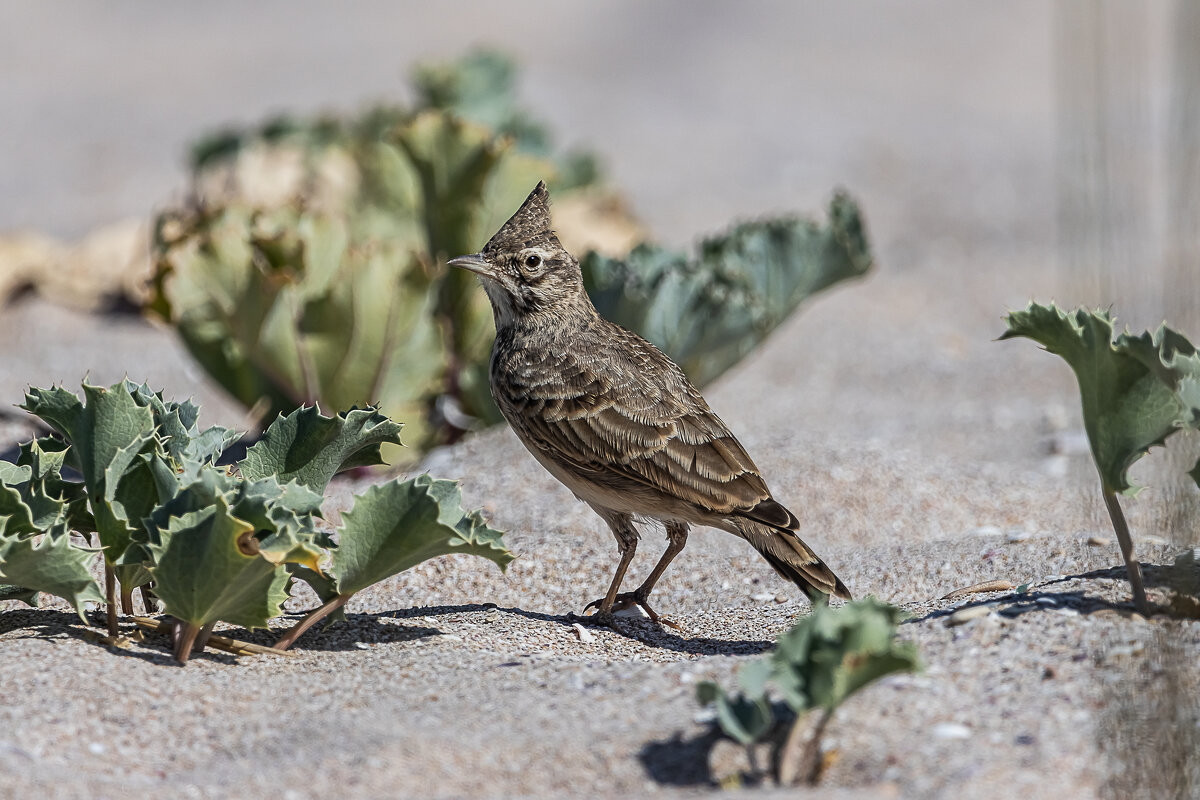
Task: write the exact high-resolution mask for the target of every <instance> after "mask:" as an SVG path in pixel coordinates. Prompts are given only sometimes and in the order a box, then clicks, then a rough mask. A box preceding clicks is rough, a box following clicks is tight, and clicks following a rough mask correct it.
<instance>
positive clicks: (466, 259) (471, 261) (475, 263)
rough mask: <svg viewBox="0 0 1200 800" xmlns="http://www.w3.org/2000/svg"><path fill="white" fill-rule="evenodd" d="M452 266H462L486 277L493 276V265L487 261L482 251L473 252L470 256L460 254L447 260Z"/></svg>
mask: <svg viewBox="0 0 1200 800" xmlns="http://www.w3.org/2000/svg"><path fill="white" fill-rule="evenodd" d="M446 263H447V264H449V265H450V266H452V267H461V268H463V269H467V270H470V271H471V272H474V273H475V274H477V275H482V276H483V277H485V278H491V277H492V265H491V264H489V263H488V262H487V259H485V258H484V257H483V255H482V254H481V253H472V254H471V255H469V256H459V257H458V258H452V259H450V260H449V261H447V262H446Z"/></svg>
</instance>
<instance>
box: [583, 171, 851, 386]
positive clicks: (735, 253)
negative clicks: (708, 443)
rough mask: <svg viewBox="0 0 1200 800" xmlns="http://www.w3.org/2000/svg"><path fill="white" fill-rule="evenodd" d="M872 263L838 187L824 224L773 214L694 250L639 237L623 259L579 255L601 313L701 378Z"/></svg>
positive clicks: (709, 376) (705, 380) (727, 364)
mask: <svg viewBox="0 0 1200 800" xmlns="http://www.w3.org/2000/svg"><path fill="white" fill-rule="evenodd" d="M870 266H871V254H870V247H869V244H868V242H867V236H866V231H865V226H864V223H863V220H862V216H861V214H860V212H859V210H858V206H857V205H856V204H855V203H854V201H853V200H852V199H850V198H849V197H848V196H847V195H845V194H841V193H839V194H837V195H836V196H835V197H834V199H833V201H832V202H831V204H830V207H829V223H828V224H827V225H826V226H824V227H822V226H819V225H817V224H816V223H814V222H811V221H809V220H803V219H795V218H782V219H771V220H765V221H762V222H750V223H744V224H741V225H738V226H736V227H734V228H733V229H732V230H730V231H729V232H727V233H725V234H723V235H721V236H718V237H713V238H710V239H707V240H705V241H704V242H702V243H701V245H700V248H699V252H698V254H697V255H696V257H694V258H692V259H688V258H687V257H685V256H684V255H682V254H679V253H674V252H671V251H669V250H665V249H663V248H660V247H656V246H653V245H646V244H643V245H639V246H638V247H636V248H634V250H633V251H632V252H631V253H630V254H629V255H628V256H627V257H626V258H625V259H611V258H606V257H604V256H600V255H598V254H596V253H588V254H587V255H586V256H585V257H584V258H583V260H582V267H583V275H584V283H585V285H586V286H587V289H588V293H589V295H591V297H592V300H593V302H594V303H595V304H596V308H597V309H598V310H599V311H600V313H601V314H603V315H604V316H606V317H608V318H609V319H611V320H613V321H614V322H616V323H618V324H620V325H623V326H625V327H627V328H629V329H631V330H634V331H637V332H638V333H640V334H641V335H642V336H645V337H646V338H647V339H649V340H650V341H651V342H653V343H654V344H655V345H656V346H657V347H659V348H660V349H661V350H662V351H663V352H665V353H666V354H667V355H669V356H671V358H672V359H674V360H675V361H676V363H678V364H679V365H680V366H681V367H682V368H683V370H684V372H686V373H687V374H688V375H689V377H691V378H692V380H693V381H695V382H696V383H697V384H700V385H704V384H706V383H708V382H710V381H712V380H713V379H715V378H716V377H717V376H718V375H720V374H721V373H722V372H724V371H725V370H726V369H728V368H729V367H731V366H733V365H734V364H735V363H737V362H738V361H739V360H741V359H742V358H743V357H745V355H746V354H747V353H749V352H750V351H751V350H752V349H753V348H754V347H755V346H756V345H757V344H758V343H759V342H761V341H762V340H763V339H764V338H766V336H767V335H768V334H769V333H770V332H771V331H772V330H773V329H774V328H775V327H776V326H778V325H779V324H780V323H781V322H783V320H785V319H787V317H788V316H789V315H790V314H791V313H792V311H794V310H795V308H796V307H797V306H798V305H799V304H800V303H801V302H803V301H804V300H805V299H806V298H808V297H810V296H812V295H813V294H815V293H817V292H819V291H821V290H822V289H824V288H826V287H829V286H831V285H833V284H835V283H838V282H839V281H843V280H846V279H849V278H853V277H857V276H859V275H862V274H864V273H865V272H866V271H867V270H868V269H870Z"/></svg>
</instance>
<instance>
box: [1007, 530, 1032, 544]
mask: <svg viewBox="0 0 1200 800" xmlns="http://www.w3.org/2000/svg"><path fill="white" fill-rule="evenodd" d="M1032 538H1033V534H1032V533H1030V532H1029V531H1009V532H1008V534H1007V535H1005V537H1004V541H1005V542H1007V543H1008V544H1016V543H1018V542H1024V541H1028V540H1029V539H1032Z"/></svg>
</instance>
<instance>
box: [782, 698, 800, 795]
mask: <svg viewBox="0 0 1200 800" xmlns="http://www.w3.org/2000/svg"><path fill="white" fill-rule="evenodd" d="M804 717H805V715H804V714H800V713H797V714H796V718H795V719H794V720H792V727H791V728H790V729H789V730H788V735H787V738H786V739H784V740H783V750H782V751H780V754H779V768H778V772H777V774H776V778H777V779H778V780H779V785H780V786H792V785H793V784H795V783H796V778H797V777H798V776H799V775H800V755H801V752H802V751H801V749H800V737H801V734H802V732H803V730H804V725H803V724H802V723H803V722H804Z"/></svg>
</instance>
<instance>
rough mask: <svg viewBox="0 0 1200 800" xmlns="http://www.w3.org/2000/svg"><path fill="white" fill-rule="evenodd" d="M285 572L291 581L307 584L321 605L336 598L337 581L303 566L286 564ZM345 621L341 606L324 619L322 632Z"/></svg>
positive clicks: (344, 610)
mask: <svg viewBox="0 0 1200 800" xmlns="http://www.w3.org/2000/svg"><path fill="white" fill-rule="evenodd" d="M287 570H288V572H289V573H290V574H291V576H292V579H293V580H298V581H304V582H305V583H307V584H308V585H309V587H311V588H312V590H313V591H314V592H316V594H317V597H318V598H319V599H320V600H321V604H322V605H324V604H325V603H328V602H329V601H330V600H333V599H335V598H336V597H337V596H338V590H337V581H335V580H334V579H333V578H331V577H329V576H328V575H324V574H322V573H320V572H315V571H313V570H312V569H310V568H308V567H306V566H304V565H303V564H296V563H291V564H288V565H287ZM291 593H292V592H291V588H290V587H289V589H288V594H289V595H290V594H291ZM345 619H346V607H345V606H344V605H343V606H341V607H340V608H338V609H337V610H335V611H333V612H332V613H330V614H329V616H328V617H326V618H325V625H324V627H323V628H322V630H324V628H328V627H329V626H330V625H333V624H334V623H336V622H343V621H345Z"/></svg>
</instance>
